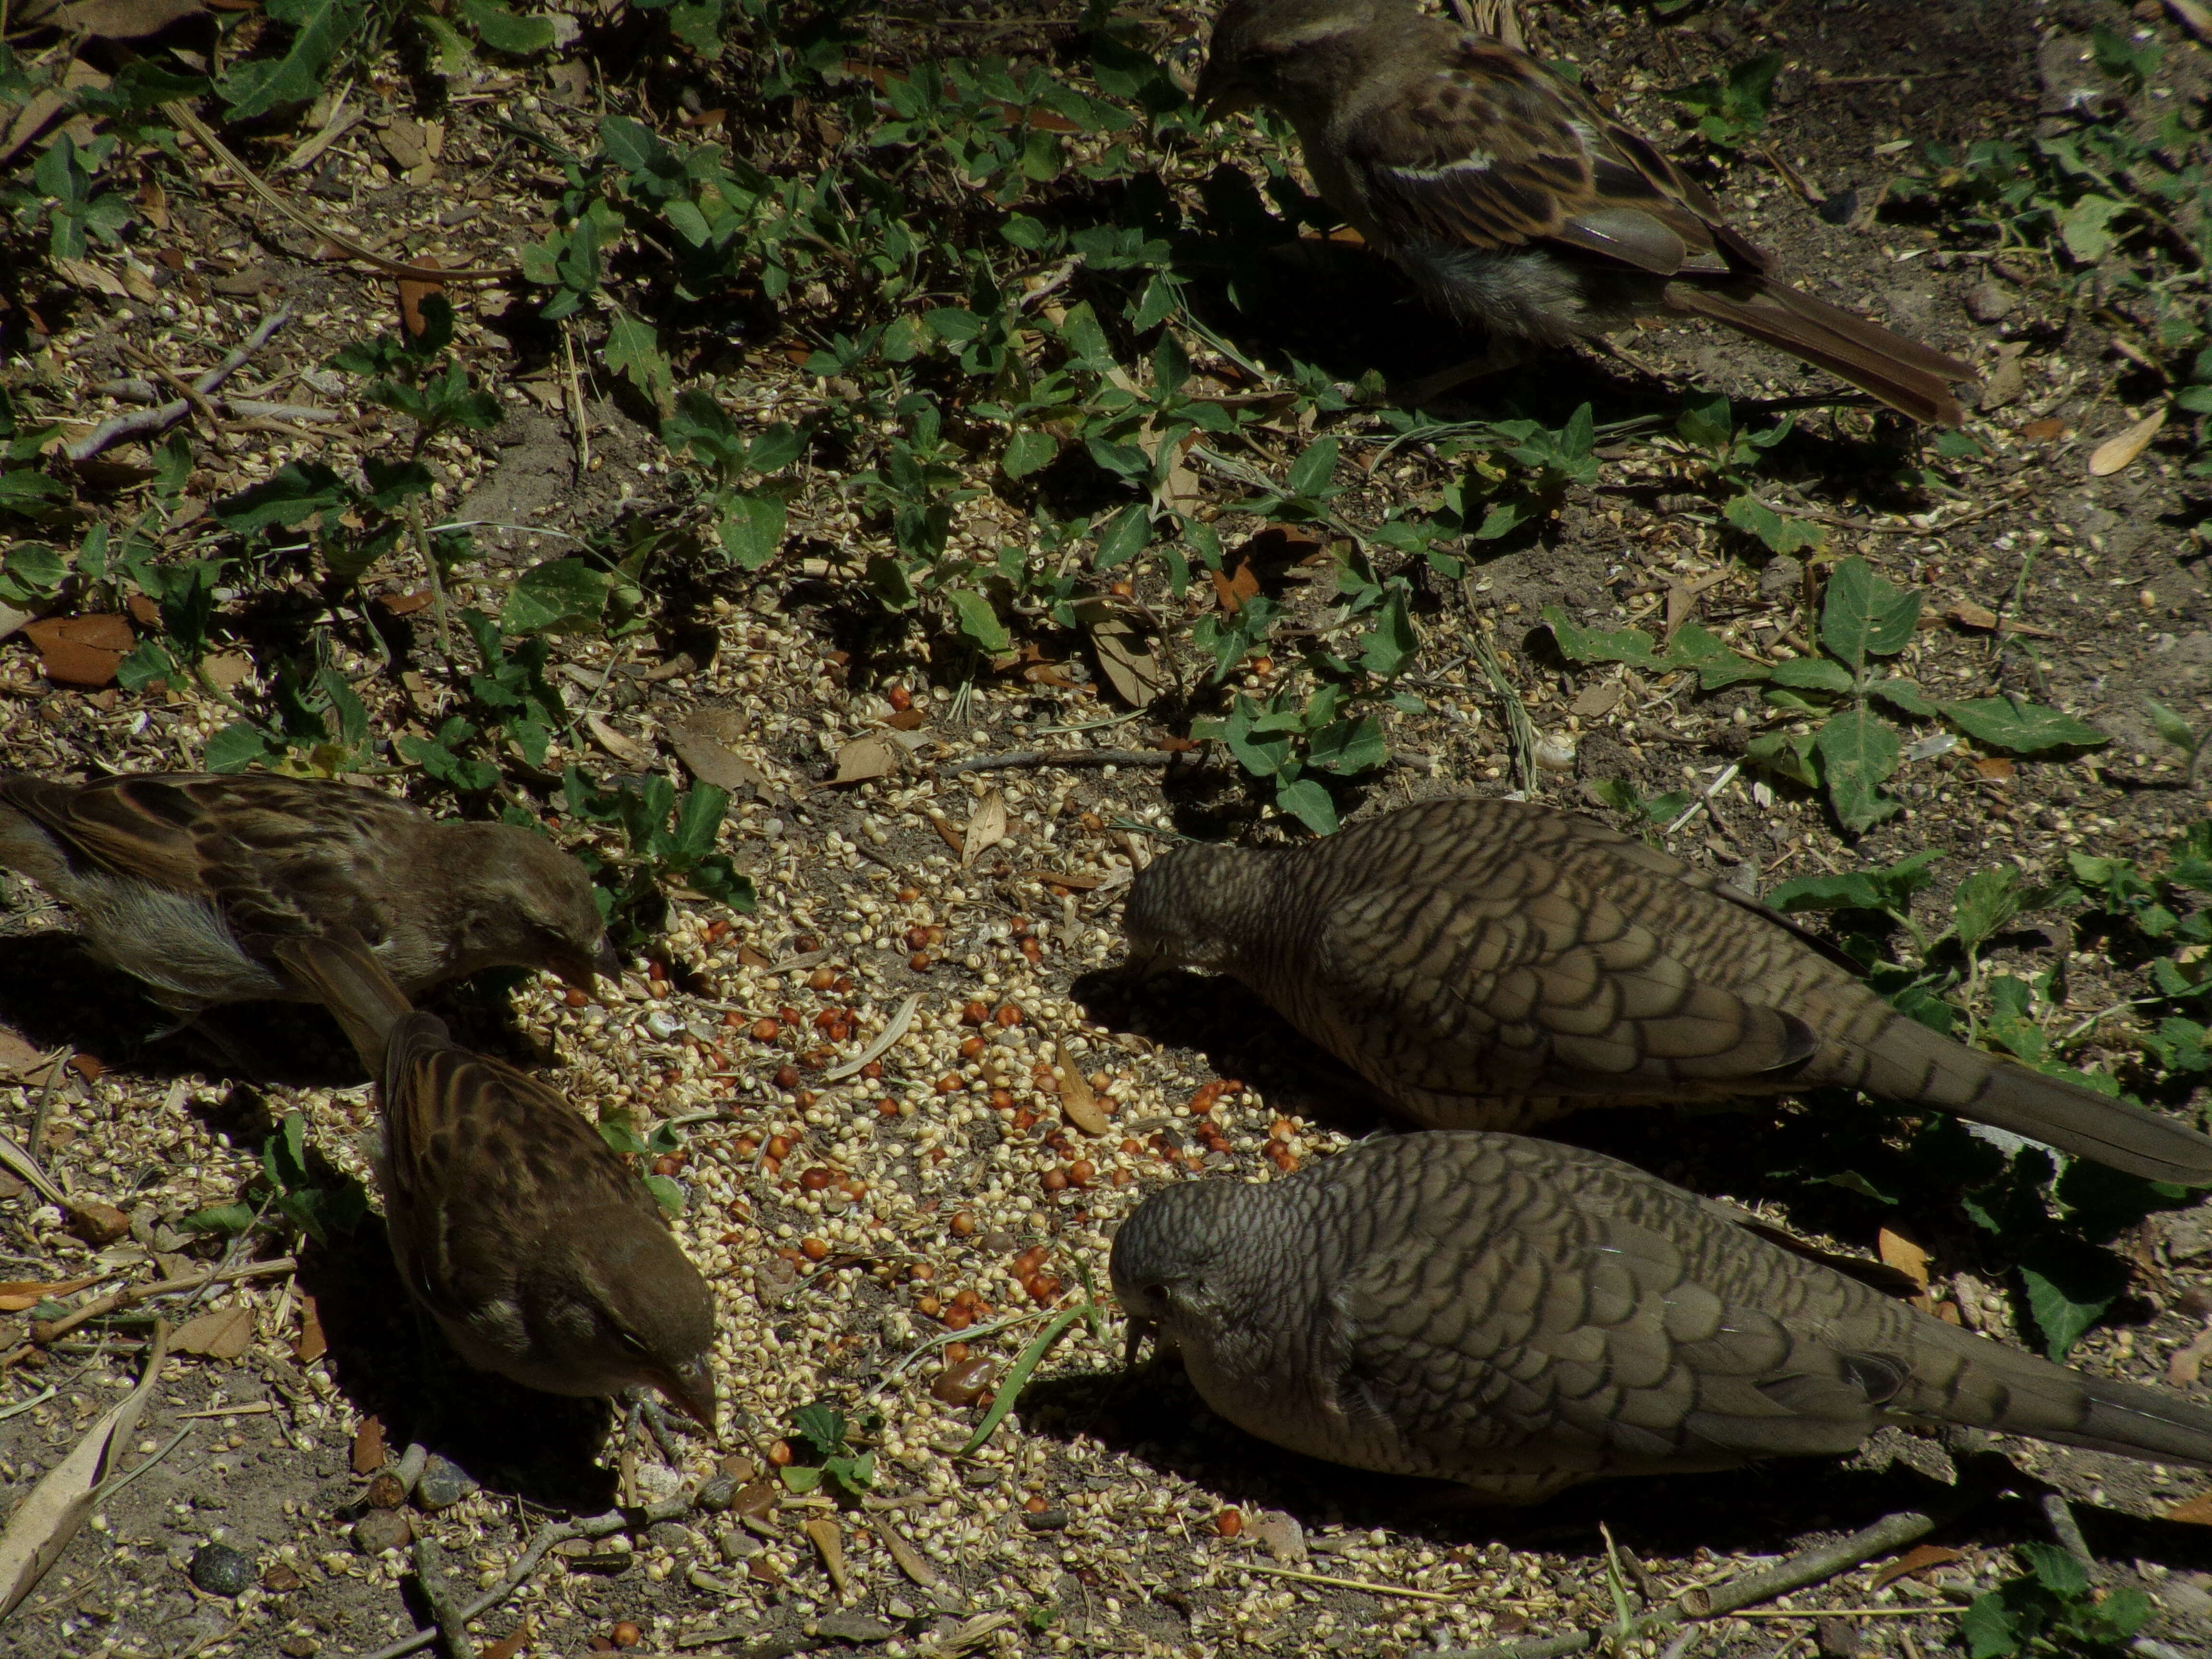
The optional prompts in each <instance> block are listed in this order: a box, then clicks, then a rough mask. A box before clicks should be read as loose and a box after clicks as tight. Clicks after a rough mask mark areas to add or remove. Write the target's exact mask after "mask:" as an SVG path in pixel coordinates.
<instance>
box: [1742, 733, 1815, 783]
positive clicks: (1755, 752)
mask: <svg viewBox="0 0 2212 1659" xmlns="http://www.w3.org/2000/svg"><path fill="white" fill-rule="evenodd" d="M1743 757H1744V759H1745V760H1747V761H1748V762H1749V763H1751V764H1752V765H1753V766H1757V767H1759V768H1762V769H1765V770H1766V771H1769V772H1771V773H1773V774H1774V775H1775V776H1777V777H1778V778H1787V779H1789V780H1790V782H1792V783H1802V784H1803V785H1804V786H1805V787H1807V788H1808V789H1816V788H1818V787H1820V769H1819V768H1818V767H1817V766H1816V765H1815V763H1814V742H1813V738H1811V737H1810V736H1809V735H1808V736H1806V737H1802V738H1801V737H1795V736H1792V735H1791V734H1790V733H1789V732H1761V733H1759V736H1757V737H1755V738H1753V739H1752V740H1751V741H1750V742H1749V743H1748V744H1746V745H1745V746H1744V751H1743Z"/></svg>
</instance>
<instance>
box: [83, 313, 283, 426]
mask: <svg viewBox="0 0 2212 1659" xmlns="http://www.w3.org/2000/svg"><path fill="white" fill-rule="evenodd" d="M291 319H292V312H291V308H290V307H289V306H288V307H282V308H280V309H278V310H276V311H272V312H270V313H269V314H268V315H267V316H266V317H264V318H263V319H261V324H260V326H259V327H258V328H256V329H255V330H254V331H253V332H252V333H251V334H249V335H248V336H246V343H245V344H243V345H241V346H240V347H239V348H238V349H236V350H235V351H234V352H232V353H231V354H230V356H228V357H226V358H224V359H223V360H222V362H219V363H217V364H216V366H215V367H214V368H211V369H210V370H208V372H207V373H206V374H203V375H201V376H200V377H199V378H198V379H197V380H194V381H193V382H192V383H191V384H192V388H193V390H194V391H196V392H199V393H200V395H201V396H203V397H205V396H206V395H207V394H208V393H209V392H213V391H214V390H215V389H216V387H217V386H221V385H222V383H223V382H224V381H225V380H228V379H229V378H230V377H231V376H232V375H234V374H237V373H238V371H239V370H240V369H241V368H245V367H246V363H247V362H249V361H250V360H251V359H252V356H253V354H254V353H255V352H257V351H258V350H260V349H261V348H262V347H264V346H265V345H267V344H268V343H269V340H270V336H271V335H273V334H275V333H276V331H277V330H278V329H280V328H282V327H283V326H284V325H285V324H286V323H288V322H289V321H290V320H291ZM191 409H192V406H191V404H189V403H187V402H186V401H185V399H184V398H177V399H175V400H174V401H173V402H171V403H166V404H161V405H159V406H158V407H156V408H154V409H142V410H139V411H138V412H137V414H135V415H118V416H116V417H115V418H114V419H113V420H112V421H102V422H100V424H99V425H98V426H96V427H94V428H93V429H92V430H91V431H90V432H89V433H88V434H87V435H85V436H83V437H82V438H80V439H78V440H77V441H76V442H75V443H73V444H71V445H70V446H69V447H68V448H67V449H65V450H64V451H63V452H62V453H64V454H65V455H67V456H68V457H69V459H71V460H73V461H85V460H90V459H92V458H93V457H94V455H97V454H99V453H100V451H102V450H103V449H108V448H112V447H114V446H115V445H117V444H118V443H121V442H122V441H124V440H125V439H126V438H140V437H143V438H155V437H159V436H160V435H161V434H162V433H164V432H167V430H168V429H169V428H171V427H173V426H174V425H176V423H177V422H179V421H181V420H183V419H184V418H185V416H186V415H189V414H190V413H191Z"/></svg>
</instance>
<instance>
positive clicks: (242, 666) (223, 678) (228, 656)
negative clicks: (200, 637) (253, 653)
mask: <svg viewBox="0 0 2212 1659" xmlns="http://www.w3.org/2000/svg"><path fill="white" fill-rule="evenodd" d="M200 672H201V673H203V674H204V675H206V676H207V678H208V680H209V682H210V684H213V685H215V686H216V688H218V689H219V690H224V691H231V690H236V689H237V688H238V687H239V686H240V685H242V684H245V683H246V680H247V679H248V678H251V677H252V673H253V659H252V658H251V657H249V656H246V655H245V654H244V653H240V652H237V651H218V652H216V653H215V655H213V656H211V657H202V658H201V659H200Z"/></svg>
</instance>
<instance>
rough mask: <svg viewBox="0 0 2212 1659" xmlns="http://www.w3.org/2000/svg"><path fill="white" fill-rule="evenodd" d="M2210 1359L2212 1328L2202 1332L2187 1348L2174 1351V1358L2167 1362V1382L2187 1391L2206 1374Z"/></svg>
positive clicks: (2209, 1327)
mask: <svg viewBox="0 0 2212 1659" xmlns="http://www.w3.org/2000/svg"><path fill="white" fill-rule="evenodd" d="M2208 1359H2212V1326H2207V1327H2206V1328H2204V1329H2203V1330H2202V1331H2200V1332H2199V1333H2198V1334H2197V1340H2195V1341H2194V1342H2191V1344H2190V1345H2189V1346H2187V1347H2185V1348H2176V1349H2175V1350H2174V1351H2173V1358H2171V1359H2169V1360H2167V1361H2166V1381H2167V1382H2169V1383H2172V1384H2173V1386H2174V1387H2175V1388H2177V1389H2185V1388H2187V1387H2189V1386H2190V1385H2191V1383H2194V1382H2196V1381H2197V1378H2198V1377H2200V1376H2203V1374H2204V1362H2205V1361H2206V1360H2208Z"/></svg>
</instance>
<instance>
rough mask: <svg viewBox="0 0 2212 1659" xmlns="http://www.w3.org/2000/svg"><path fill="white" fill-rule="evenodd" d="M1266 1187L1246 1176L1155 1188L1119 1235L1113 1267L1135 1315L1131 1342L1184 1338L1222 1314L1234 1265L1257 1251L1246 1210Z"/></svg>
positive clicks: (1121, 1297)
mask: <svg viewBox="0 0 2212 1659" xmlns="http://www.w3.org/2000/svg"><path fill="white" fill-rule="evenodd" d="M1260 1192H1261V1189H1260V1188H1254V1187H1250V1186H1248V1185H1246V1184H1245V1183H1244V1182H1238V1181H1192V1182H1184V1183H1182V1185H1180V1186H1175V1187H1170V1188H1167V1189H1166V1190H1164V1191H1163V1192H1158V1193H1155V1194H1152V1197H1150V1198H1148V1199H1146V1200H1145V1201H1144V1203H1143V1204H1141V1205H1139V1206H1138V1208H1137V1212H1136V1213H1135V1214H1134V1215H1133V1216H1131V1217H1130V1218H1128V1219H1127V1221H1125V1222H1123V1223H1122V1224H1121V1231H1119V1232H1117V1233H1115V1235H1114V1251H1113V1255H1112V1256H1111V1257H1110V1258H1109V1263H1108V1267H1107V1271H1108V1273H1109V1275H1110V1276H1111V1278H1112V1279H1113V1282H1114V1296H1115V1300H1117V1301H1118V1302H1120V1303H1121V1308H1122V1311H1123V1312H1125V1313H1127V1315H1128V1316H1129V1347H1130V1352H1131V1354H1132V1356H1133V1355H1134V1353H1135V1351H1136V1346H1137V1344H1138V1342H1139V1340H1141V1339H1142V1338H1143V1337H1145V1336H1146V1335H1150V1334H1159V1335H1161V1336H1163V1337H1164V1338H1165V1339H1166V1340H1167V1341H1168V1342H1170V1344H1174V1345H1176V1346H1181V1339H1182V1337H1183V1336H1184V1335H1185V1334H1200V1333H1202V1332H1205V1331H1207V1330H1209V1329H1211V1328H1212V1327H1213V1326H1214V1325H1215V1324H1217V1323H1218V1321H1219V1318H1220V1315H1221V1313H1222V1310H1223V1308H1224V1305H1225V1293H1226V1292H1228V1291H1231V1288H1232V1287H1231V1285H1230V1284H1229V1283H1228V1280H1229V1279H1230V1278H1231V1277H1232V1276H1233V1268H1234V1267H1235V1265H1236V1264H1237V1262H1239V1261H1243V1260H1245V1259H1247V1256H1248V1255H1249V1252H1248V1251H1247V1249H1245V1248H1244V1247H1243V1244H1240V1240H1243V1241H1246V1242H1247V1243H1249V1225H1248V1223H1247V1218H1246V1217H1245V1216H1244V1215H1243V1214H1242V1213H1240V1212H1242V1211H1243V1210H1244V1209H1246V1208H1247V1207H1248V1206H1249V1205H1250V1203H1251V1202H1252V1200H1253V1199H1254V1198H1255V1196H1257V1195H1258V1194H1260Z"/></svg>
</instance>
